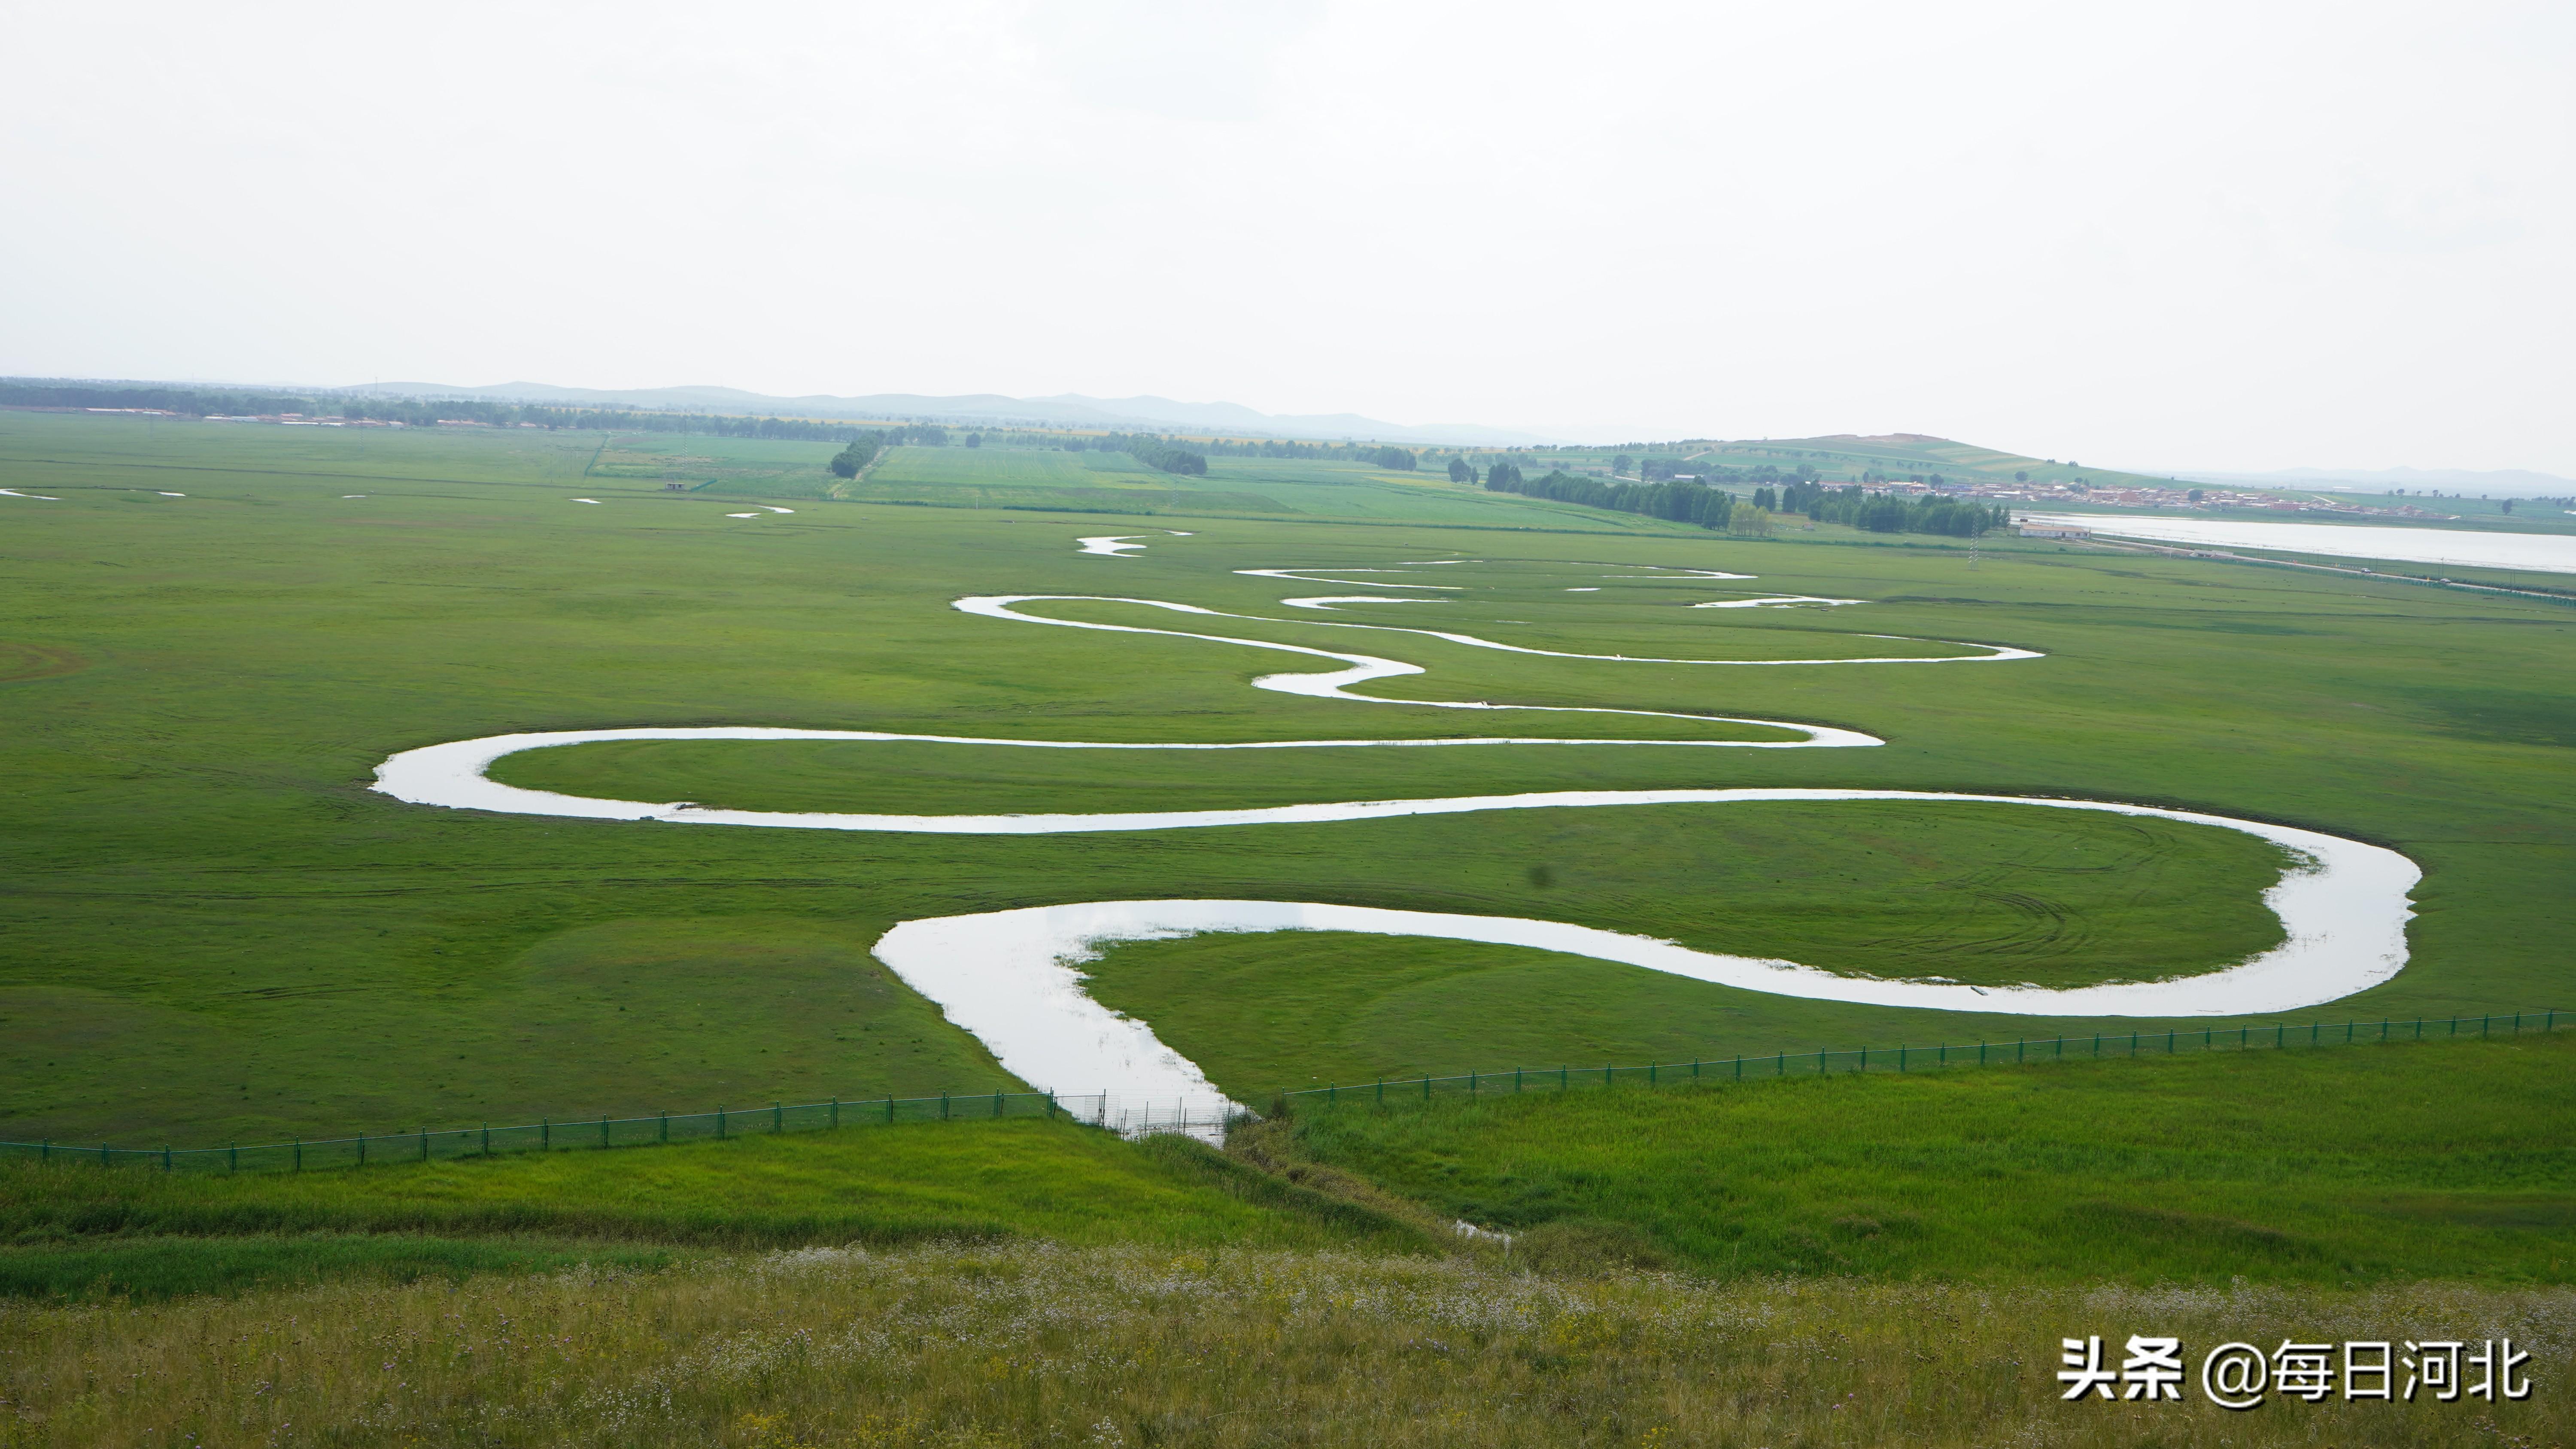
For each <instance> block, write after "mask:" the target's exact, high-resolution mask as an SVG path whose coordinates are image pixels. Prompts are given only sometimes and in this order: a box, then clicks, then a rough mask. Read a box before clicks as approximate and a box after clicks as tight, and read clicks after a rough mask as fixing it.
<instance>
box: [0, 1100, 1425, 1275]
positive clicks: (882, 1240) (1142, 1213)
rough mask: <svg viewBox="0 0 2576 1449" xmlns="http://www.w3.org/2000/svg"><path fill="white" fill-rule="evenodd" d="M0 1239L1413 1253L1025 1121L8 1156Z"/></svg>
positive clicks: (1194, 1146)
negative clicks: (382, 1151) (91, 1157)
mask: <svg viewBox="0 0 2576 1449" xmlns="http://www.w3.org/2000/svg"><path fill="white" fill-rule="evenodd" d="M0 1234H5V1235H7V1237H8V1238H9V1239H13V1240H15V1241H17V1242H19V1243H21V1244H28V1243H36V1244H40V1245H41V1244H45V1243H47V1242H52V1243H54V1244H55V1245H57V1246H59V1244H60V1242H61V1241H63V1240H65V1239H95V1238H98V1237H100V1236H101V1235H110V1236H116V1235H123V1236H140V1237H142V1238H144V1239H147V1240H156V1241H158V1240H184V1239H189V1238H196V1239H205V1240H222V1239H227V1238H241V1237H244V1236H260V1235H266V1236H270V1237H281V1236H282V1237H285V1238H287V1239H288V1240H289V1241H291V1240H292V1238H293V1237H294V1236H295V1235H308V1234H401V1235H422V1236H425V1237H427V1238H429V1239H433V1240H464V1239H491V1238H496V1237H498V1238H501V1239H503V1240H507V1239H509V1238H512V1237H522V1236H529V1235H533V1236H535V1237H537V1238H539V1239H542V1240H547V1241H558V1242H559V1241H576V1240H587V1241H594V1242H597V1241H615V1242H621V1243H649V1244H658V1245H664V1246H702V1247H703V1246H717V1247H746V1246H770V1245H801V1244H813V1243H831V1244H842V1243H872V1244H878V1245H886V1244H895V1243H907V1242H922V1241H930V1240H961V1239H1000V1238H1009V1237H1015V1236H1033V1237H1043V1238H1047V1239H1051V1240H1053V1241H1057V1242H1069V1243H1154V1244H1162V1245H1166V1246H1182V1247H1188V1246H1195V1247H1207V1246H1212V1245H1216V1244H1220V1243H1260V1244H1265V1245H1269V1246H1274V1247H1294V1248H1323V1247H1343V1248H1348V1247H1368V1246H1374V1247H1393V1248H1414V1247H1418V1246H1420V1235H1419V1233H1418V1231H1417V1230H1416V1229H1415V1228H1414V1227H1413V1226H1412V1225H1411V1224H1410V1223H1406V1222H1402V1221H1398V1220H1396V1219H1392V1218H1388V1217H1385V1216H1382V1215H1377V1214H1373V1213H1370V1212H1368V1211H1367V1210H1365V1209H1360V1208H1355V1207H1352V1206H1351V1205H1349V1204H1346V1203H1341V1202H1337V1201H1333V1200H1330V1199H1327V1198H1324V1197H1321V1196H1318V1195H1316V1194H1314V1193H1311V1192H1307V1191H1304V1190H1302V1189H1299V1188H1296V1187H1293V1186H1290V1185H1289V1184H1287V1183H1285V1182H1282V1181H1279V1180H1276V1179H1273V1178H1269V1177H1264V1176H1262V1175H1260V1174H1258V1173H1254V1172H1251V1171H1249V1170H1247V1169H1245V1168H1243V1167H1242V1166H1240V1165H1238V1164H1234V1163H1231V1162H1228V1161H1227V1160H1226V1159H1224V1158H1223V1157H1221V1156H1219V1155H1218V1154H1216V1153H1215V1152H1213V1151H1212V1150H1210V1149H1208V1148H1206V1147H1204V1146H1202V1145H1200V1144H1199V1143H1197V1142H1194V1141H1191V1140H1189V1139H1187V1138H1178V1137H1166V1138H1158V1139H1154V1140H1150V1141H1148V1142H1145V1143H1143V1144H1142V1145H1131V1144H1129V1143H1127V1142H1125V1141H1123V1140H1121V1139H1119V1138H1118V1137H1117V1136H1115V1135H1113V1134H1110V1133H1104V1132H1099V1131H1095V1130H1092V1129H1089V1128H1084V1127H1079V1126H1076V1125H1074V1124H1072V1123H1070V1122H1065V1121H1056V1122H1048V1121H1044V1120H1034V1119H1033V1120H1026V1121H1019V1120H1014V1121H1005V1122H997V1123H981V1124H977V1125H975V1126H973V1127H960V1126H957V1125H954V1124H929V1123H923V1124H905V1125H901V1126H894V1127H868V1128H857V1127H852V1128H847V1129H844V1130H842V1131H838V1132H829V1133H820V1134H804V1133H792V1134H788V1135H786V1136H777V1137H772V1136H764V1135H758V1134H751V1135H745V1136H740V1137H736V1138H732V1139H729V1140H726V1141H722V1142H694V1143H675V1144H672V1145H670V1146H668V1147H635V1148H615V1149H611V1150H608V1151H604V1152H603V1151H599V1150H596V1149H592V1150H580V1151H574V1150H557V1151H554V1152H550V1153H533V1154H521V1155H504V1156H496V1157H489V1158H460V1159H452V1160H445V1161H434V1162H427V1163H406V1162H396V1163H385V1164H379V1165H376V1166H372V1167H363V1168H342V1169H339V1170H334V1171H326V1172H302V1173H258V1172H245V1173H240V1174H238V1175H234V1174H196V1173H171V1174H162V1173H157V1172H151V1171H141V1172H132V1171H125V1170H121V1169H116V1168H100V1167H95V1166H79V1165H64V1164H59V1163H57V1164H52V1165H47V1164H41V1163H29V1162H26V1161H24V1160H18V1161H13V1162H10V1163H8V1164H5V1165H0Z"/></svg>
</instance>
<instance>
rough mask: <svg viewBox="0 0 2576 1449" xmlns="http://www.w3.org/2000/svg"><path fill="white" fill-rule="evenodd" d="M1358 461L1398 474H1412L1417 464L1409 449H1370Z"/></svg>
mask: <svg viewBox="0 0 2576 1449" xmlns="http://www.w3.org/2000/svg"><path fill="white" fill-rule="evenodd" d="M1360 461H1362V462H1364V463H1375V464H1376V465H1378V466H1379V467H1381V468H1390V469H1393V470H1394V471H1396V472H1399V473H1410V472H1412V471H1413V470H1414V467H1415V465H1416V462H1417V460H1416V459H1415V458H1414V456H1413V450H1412V449H1411V448H1395V447H1386V448H1371V449H1369V450H1368V451H1367V452H1366V453H1365V454H1363V455H1362V456H1361V459H1360Z"/></svg>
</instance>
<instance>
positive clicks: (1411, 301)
mask: <svg viewBox="0 0 2576 1449" xmlns="http://www.w3.org/2000/svg"><path fill="white" fill-rule="evenodd" d="M0 22H5V32H0V33H5V34H6V36H7V44H6V45H5V46H0V207H5V218H6V222H7V224H6V225H5V226H0V372H7V373H13V374H20V375H29V374H35V375H72V376H95V377H153V378H203V379H220V380H229V381H293V382H304V383H346V382H367V381H371V380H377V379H415V380H429V381H438V382H449V383H459V384H487V383H494V382H500V381H504V380H511V379H522V378H524V379H533V380H539V381H547V382H556V383H563V384H568V385H576V386H599V387H640V386H659V385H667V384H680V383H716V384H724V385H729V386H735V387H743V388H750V389H754V390H757V391H762V392H774V393H791V394H792V393H808V392H829V393H838V394H853V393H869V392H894V391H901V392H924V393H962V392H999V393H1009V394H1017V395H1024V396H1025V395H1039V394H1048V393H1057V392H1081V393H1089V394H1092V395H1094V396H1113V397H1114V396H1122V395H1127V394H1134V393H1155V394H1161V395H1164V396H1168V397H1174V398H1181V399H1186V400H1191V401H1207V400H1213V399H1225V400H1230V401H1235V402H1240V403H1244V404H1247V405H1250V406H1252V407H1256V408H1260V409H1262V410H1264V411H1269V412H1301V413H1302V412H1340V411H1355V412H1362V413H1367V414H1370V415H1372V416H1376V417H1381V418H1386V419H1390V420H1393V421H1398V422H1406V423H1433V422H1459V421H1475V422H1485V423H1492V424H1497V425H1502V426H1519V427H1526V428H1532V429H1538V430H1547V431H1560V432H1578V433H1581V434H1584V435H1589V436H1595V437H1601V438H1604V439H1605V440H1617V439H1619V438H1621V437H1634V438H1641V439H1642V438H1665V437H1679V436H1712V435H1713V436H1721V437H1761V436H1770V437H1785V436H1798V435H1804V434H1812V433H1826V432H1883V431H1910V432H1926V433H1938V434H1943V435H1946V436H1950V437H1957V438H1964V439H1970V440H1974V441H1977V442H1982V443H1988V444H1991V445H1994V446H1998V447H2004V448H2011V449H2016V450H2020V451H2025V452H2030V453H2034V454H2041V455H2046V456H2052V457H2058V458H2069V457H2072V458H2078V459H2085V460H2094V459H2098V460H2099V461H2100V463H2101V464H2104V465H2118V466H2137V467H2157V468H2162V467H2176V468H2180V467H2195V468H2249V469H2250V468H2270V467H2281V466H2289V465H2297V464H2317V465H2326V466H2339V467H2384V466H2392V465H2401V464H2405V465H2415V466H2421V467H2455V468H2508V467H2521V468H2537V469H2542V470H2546V471H2550V472H2556V473H2562V474H2569V475H2576V433H2571V430H2570V428H2569V426H2568V419H2569V416H2570V411H2571V409H2570V397H2571V392H2572V391H2576V390H2571V383H2576V376H2571V374H2572V373H2576V368H2571V364H2570V357H2571V346H2570V338H2571V333H2572V332H2576V327H2572V326H2571V324H2576V265H2571V263H2576V245H2571V242H2576V228H2571V225H2570V223H2571V221H2576V214H2571V213H2576V174H2571V173H2576V164H2571V156H2576V85H2571V84H2570V81H2569V78H2570V76H2572V75H2576V5H2570V4H2568V3H2566V0H2548V3H2534V4H2483V3H2475V0H2470V3H2460V0H2451V3H2443V4H2431V3H2426V4H2417V5H2389V4H2380V3H2372V0H2339V3H2333V4H2324V3H2317V4H2271V5H2266V4H2259V3H2255V4H2249V3H2245V0H2231V3H2225V4H2201V3H2191V0H2184V3H2171V0H2168V3H2160V4H2155V5H2146V4H2129V5H2066V4H2028V5H2016V4H1952V5H1925V4H1921V3H1870V4H1833V3H1813V0H1808V3H1781V0H1768V3H1763V4H1758V5H1739V4H1723V3H1719V4H1712V3H1690V4H1671V5H1621V4H1605V3H1599V0H1587V3H1581V4H1576V3H1570V0H1569V3H1558V4H1552V5H1520V4H1510V3H1497V0H1474V3H1460V4H1409V3H1363V4H1347V5H1345V4H1332V3H1316V4H1293V3H1280V4H1266V5H1249V4H1246V5H1211V4H1190V3H1176V0H1089V3H1080V4H1075V3H1066V4H1059V5H1053V6H1036V5H1017V4H980V3H966V0H941V3H938V4H930V5H923V4H907V5H900V6H897V5H886V6H863V5H850V4H815V5H810V6H808V5H768V6H764V5H757V4H733V5H723V6H718V5H708V4H700V5H694V6H686V7H677V6H653V5H644V4H635V3H621V4H616V5H602V6H597V7H582V6H574V5H552V6H522V5H512V6H493V7H488V8H478V7H475V6H471V5H458V4H440V5H436V6H408V7H406V6H399V5H367V6H353V5H346V4H334V5H328V6H313V7H309V8H307V7H296V6H286V5H250V6H215V5H206V4H202V3H194V0H192V3H189V4H187V5H173V6H152V5H115V4H105V3H102V4H71V3H58V4H31V3H26V0H0Z"/></svg>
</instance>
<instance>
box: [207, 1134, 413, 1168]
mask: <svg viewBox="0 0 2576 1449" xmlns="http://www.w3.org/2000/svg"><path fill="white" fill-rule="evenodd" d="M358 1160H359V1161H360V1162H364V1161H366V1160H367V1139H366V1138H364V1137H361V1138H359V1139H358ZM161 1170H162V1171H163V1172H168V1171H169V1170H170V1144H169V1143H167V1142H164V1143H162V1144H161Z"/></svg>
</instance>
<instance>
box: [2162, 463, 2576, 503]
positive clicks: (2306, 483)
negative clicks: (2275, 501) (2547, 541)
mask: <svg viewBox="0 0 2576 1449" xmlns="http://www.w3.org/2000/svg"><path fill="white" fill-rule="evenodd" d="M2172 476H2174V477H2177V478H2185V479H2189V480H2190V481H2192V482H2194V483H2235V484H2239V485H2250V486H2253V487H2257V488H2337V487H2340V488H2342V489H2343V490H2344V491H2346V492H2351V491H2356V490H2367V491H2370V492H2385V491H2387V490H2389V489H2392V488H2403V489H2405V490H2406V491H2407V492H2409V493H2413V492H2416V491H2418V490H2419V489H2427V488H2438V489H2440V490H2442V491H2443V492H2445V493H2478V494H2489V495H2492V496H2494V497H2498V498H2565V497H2569V496H2571V495H2576V479H2569V478H2561V477H2558V476H2557V475H2555V474H2551V473H2533V472H2530V471H2528V470H2525V469H2521V468H2500V469H2497V470H2495V471H2493V472H2488V473H2480V472H2474V471H2471V470H2469V469H2466V468H2278V469H2274V470H2273V471H2271V472H2269V473H2192V472H2182V473H2176V474H2173V475H2172Z"/></svg>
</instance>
